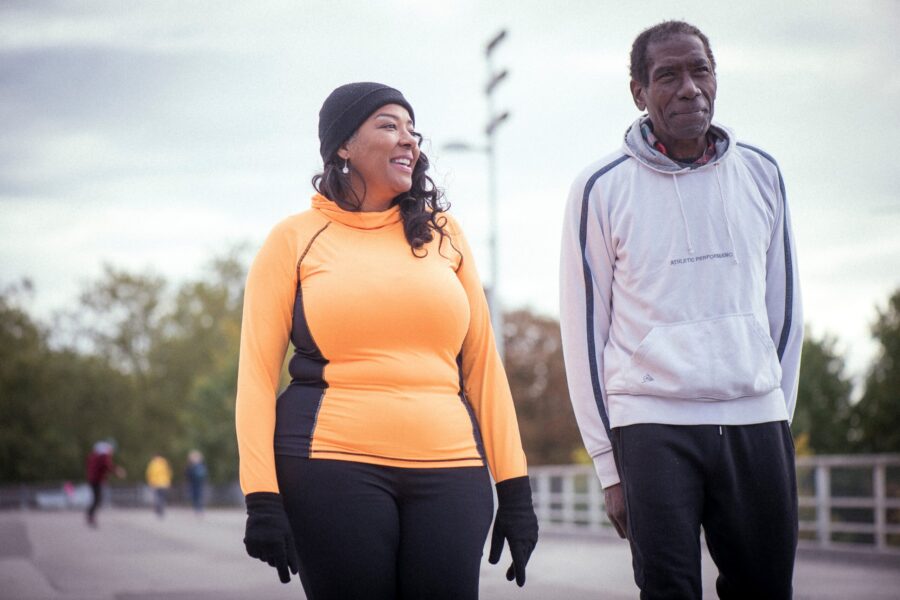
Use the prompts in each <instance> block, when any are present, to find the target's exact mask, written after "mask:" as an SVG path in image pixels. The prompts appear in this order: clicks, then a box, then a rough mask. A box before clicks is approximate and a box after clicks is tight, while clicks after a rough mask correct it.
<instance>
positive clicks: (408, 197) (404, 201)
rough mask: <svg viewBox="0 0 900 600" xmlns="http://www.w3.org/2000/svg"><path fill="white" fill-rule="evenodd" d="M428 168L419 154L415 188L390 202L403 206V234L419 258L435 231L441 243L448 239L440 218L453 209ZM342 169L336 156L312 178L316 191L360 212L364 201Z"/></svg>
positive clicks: (401, 213)
mask: <svg viewBox="0 0 900 600" xmlns="http://www.w3.org/2000/svg"><path fill="white" fill-rule="evenodd" d="M429 165H430V163H429V161H428V157H427V156H425V153H424V152H420V153H419V160H418V161H416V165H415V167H413V173H412V187H411V188H410V189H409V191H408V192H405V193H403V194H400V195H398V196H396V197H395V198H394V199H393V200H392V201H391V206H396V205H398V204H399V205H400V216H401V218H402V219H403V233H404V234H405V235H406V240H407V241H408V242H409V246H410V249H411V250H412V253H413V254H414V255H416V256H419V257H422V256H425V255H426V254H427V253H428V251H427V250H426V251H425V252H422V253H420V251H421V250H422V247H423V246H424V245H425V244H427V243H429V242H431V241H432V240H433V239H434V232H435V231H436V232H437V233H438V234H439V235H440V239H441V241H443V239H444V236H446V235H447V232H446V231H445V229H444V227H445V226H446V224H447V218H446V217H443V216H441V213H443V212H446V211H447V210H448V209H449V208H450V204H449V202H447V201H446V200H444V194H443V192H442V191H441V190H440V188H438V187H437V186H436V185H435V184H434V181H433V180H432V179H431V177H429V176H428V174H427V171H428V167H429ZM349 167H350V169H351V172H352V170H353V164H352V163H351V164H350V165H349ZM342 168H343V164H341V159H340V158H339V157H338V156H337V155H336V154H335V155H334V156H332V157H331V158H330V159H329V160H328V161H327V162H326V163H325V167H324V169H323V170H322V172H321V173H317V174H316V175H314V176H313V178H312V185H313V188H315V190H316V191H317V192H319V193H320V194H322V195H323V196H325V197H326V198H328V199H329V200H331V201H333V202H337V203H338V204H339V205H340V207H341V208H343V209H345V210H350V211H358V210H360V208H361V207H362V200H363V199H362V198H360V197H359V196H357V194H356V192H354V191H353V188H352V187H351V186H350V176H349V174H348V175H344V174H343V173H341V169H342ZM363 185H365V182H363ZM363 196H365V191H363Z"/></svg>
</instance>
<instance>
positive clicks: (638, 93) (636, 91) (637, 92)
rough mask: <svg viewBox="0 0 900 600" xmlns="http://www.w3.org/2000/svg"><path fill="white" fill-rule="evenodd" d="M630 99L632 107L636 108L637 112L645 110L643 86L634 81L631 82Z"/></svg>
mask: <svg viewBox="0 0 900 600" xmlns="http://www.w3.org/2000/svg"><path fill="white" fill-rule="evenodd" d="M631 98H632V100H634V105H635V106H637V107H638V110H640V111H645V110H647V103H646V102H645V101H644V86H643V85H641V83H640V82H638V81H635V80H634V79H632V80H631Z"/></svg>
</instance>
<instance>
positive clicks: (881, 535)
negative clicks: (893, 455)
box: [872, 460, 887, 550]
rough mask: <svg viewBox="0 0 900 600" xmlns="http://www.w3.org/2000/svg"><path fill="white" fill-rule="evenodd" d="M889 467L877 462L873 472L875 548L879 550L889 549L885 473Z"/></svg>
mask: <svg viewBox="0 0 900 600" xmlns="http://www.w3.org/2000/svg"><path fill="white" fill-rule="evenodd" d="M886 470H887V466H886V465H885V463H884V461H881V460H876V461H875V468H874V469H873V470H872V478H873V480H872V494H873V496H874V510H875V547H876V548H877V549H878V550H886V549H887V514H886V513H887V501H886V500H887V498H886V496H887V486H886V485H885V471H886Z"/></svg>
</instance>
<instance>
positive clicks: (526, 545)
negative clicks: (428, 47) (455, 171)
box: [236, 82, 538, 600]
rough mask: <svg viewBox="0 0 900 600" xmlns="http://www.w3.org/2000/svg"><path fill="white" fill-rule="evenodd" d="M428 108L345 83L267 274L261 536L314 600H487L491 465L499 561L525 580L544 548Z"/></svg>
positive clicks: (247, 408)
mask: <svg viewBox="0 0 900 600" xmlns="http://www.w3.org/2000/svg"><path fill="white" fill-rule="evenodd" d="M414 121H415V116H414V114H413V109H412V106H411V105H410V103H409V102H408V101H407V100H406V98H404V96H403V95H402V94H401V93H400V92H399V91H398V90H396V89H394V88H391V87H388V86H386V85H382V84H379V83H371V82H362V83H351V84H347V85H343V86H340V87H338V88H337V89H335V90H334V91H333V92H332V93H331V94H330V95H329V96H328V98H327V99H326V100H325V102H324V104H323V105H322V109H321V111H320V112H319V141H320V148H319V151H320V154H321V156H322V159H323V161H324V168H323V171H322V173H320V174H318V175H316V177H314V179H313V186H314V187H315V189H316V191H317V193H316V194H315V195H314V196H313V198H312V207H311V208H310V209H309V210H307V211H304V212H301V213H299V214H297V215H294V216H291V217H288V218H287V219H285V220H283V221H282V222H281V223H279V224H278V225H276V226H275V228H274V230H273V231H272V232H271V234H270V235H269V236H268V238H267V239H266V241H265V242H264V244H263V246H262V248H261V249H260V251H259V253H258V255H257V256H256V259H255V260H254V262H253V264H252V266H251V268H250V271H249V274H248V277H247V286H246V289H245V295H244V313H243V324H242V328H241V350H240V365H239V369H238V382H237V405H236V420H237V437H238V449H239V453H240V480H241V487H242V490H243V492H244V494H245V499H246V503H247V525H246V533H245V537H244V544H245V546H246V549H247V552H248V554H249V555H250V556H252V557H254V558H258V559H260V560H262V561H264V562H266V563H268V564H269V565H271V566H273V567H275V568H276V569H277V570H278V574H279V576H280V578H281V580H282V581H283V582H285V583H287V582H289V581H290V573H291V572H293V573H297V572H298V570H299V576H300V581H301V583H302V584H303V588H304V591H305V593H306V596H307V597H308V598H310V599H311V600H320V599H328V598H367V599H374V600H378V599H393V598H429V599H431V600H436V599H440V598H453V599H455V600H466V599H474V598H477V597H478V580H479V571H480V563H481V556H482V550H483V548H484V542H485V539H486V537H487V533H488V529H489V528H490V524H491V516H492V511H493V498H492V494H491V486H490V476H491V475H493V479H494V481H495V482H496V487H497V496H498V501H499V507H498V509H497V513H496V519H495V523H494V530H493V537H492V543H491V550H490V556H489V561H490V562H491V563H496V562H497V561H498V560H499V558H500V554H501V552H502V549H503V545H504V542H508V543H509V548H510V554H511V555H512V562H513V564H512V565H511V566H510V567H509V569H508V571H507V574H506V576H507V579H510V580H512V579H513V578H515V579H516V581H517V583H518V584H519V585H523V584H524V583H525V566H526V563H527V562H528V559H529V556H530V555H531V552H532V550H533V548H534V546H535V544H536V543H537V536H538V524H537V519H536V517H535V514H534V510H533V508H532V501H531V488H530V484H529V479H528V471H527V467H526V462H525V454H524V452H523V450H522V442H521V439H520V436H519V428H518V422H517V420H516V414H515V408H514V406H513V400H512V396H511V394H510V390H509V383H508V382H507V379H506V374H505V372H504V370H503V364H502V363H501V361H500V356H499V354H498V352H497V349H496V344H495V342H494V333H493V331H492V329H491V323H490V315H489V311H488V306H487V301H486V299H485V295H484V290H483V288H482V286H481V282H480V280H479V278H478V273H477V271H476V270H475V262H474V258H473V255H472V252H471V250H470V248H469V245H468V243H467V242H466V238H465V236H464V235H463V233H462V230H461V229H460V227H459V225H458V224H457V222H456V221H455V220H454V219H453V217H451V216H450V215H449V214H448V213H446V212H445V211H446V210H447V208H448V207H447V206H446V203H444V202H443V201H442V199H441V193H440V191H439V190H438V189H437V188H435V187H434V183H433V182H432V180H431V178H430V177H428V175H427V174H426V171H427V170H428V164H429V163H428V159H427V157H426V156H425V154H424V153H422V152H421V150H420V148H419V140H420V139H421V136H419V134H418V133H417V132H416V131H415V129H414ZM289 343H292V344H293V346H294V353H293V357H292V358H291V361H290V367H289V372H290V375H291V382H290V384H289V385H288V386H287V387H286V388H285V389H284V390H281V391H280V392H279V390H278V389H277V387H278V381H279V375H280V372H281V366H282V363H283V361H284V357H285V352H286V350H287V348H288V344H289ZM488 470H490V472H489V471H488Z"/></svg>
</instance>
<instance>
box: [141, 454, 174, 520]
mask: <svg viewBox="0 0 900 600" xmlns="http://www.w3.org/2000/svg"><path fill="white" fill-rule="evenodd" d="M146 478H147V485H148V486H150V489H151V490H152V491H153V510H154V511H155V512H156V514H157V515H158V516H159V517H160V518H162V517H163V516H164V515H165V513H166V496H168V493H169V488H170V487H172V468H171V467H170V466H169V461H167V460H166V459H165V458H164V457H163V456H162V455H160V454H157V455H155V456H154V457H153V458H151V459H150V462H149V463H147V472H146Z"/></svg>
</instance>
